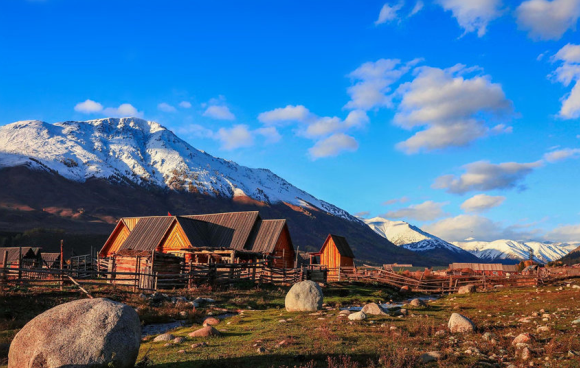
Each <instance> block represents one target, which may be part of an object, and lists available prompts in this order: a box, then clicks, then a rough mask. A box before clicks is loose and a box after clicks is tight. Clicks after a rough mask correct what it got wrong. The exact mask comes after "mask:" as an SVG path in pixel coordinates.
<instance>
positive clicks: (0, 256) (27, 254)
mask: <svg viewBox="0 0 580 368" xmlns="http://www.w3.org/2000/svg"><path fill="white" fill-rule="evenodd" d="M20 249H22V258H34V257H36V256H38V254H39V251H40V248H36V247H4V248H0V265H1V266H2V267H4V263H5V262H4V253H5V252H8V254H7V257H8V261H7V263H8V264H10V263H13V262H17V261H18V259H19V258H20Z"/></svg>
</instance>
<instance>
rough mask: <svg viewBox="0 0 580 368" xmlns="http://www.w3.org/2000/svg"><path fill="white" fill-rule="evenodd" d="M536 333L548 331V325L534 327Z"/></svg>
mask: <svg viewBox="0 0 580 368" xmlns="http://www.w3.org/2000/svg"><path fill="white" fill-rule="evenodd" d="M536 332H537V333H542V332H550V327H548V326H540V327H538V328H537V329H536Z"/></svg>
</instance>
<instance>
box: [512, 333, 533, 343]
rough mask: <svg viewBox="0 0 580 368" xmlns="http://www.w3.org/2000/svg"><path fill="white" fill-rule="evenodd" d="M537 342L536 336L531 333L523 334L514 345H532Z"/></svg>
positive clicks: (514, 341) (516, 339)
mask: <svg viewBox="0 0 580 368" xmlns="http://www.w3.org/2000/svg"><path fill="white" fill-rule="evenodd" d="M534 340H535V338H534V336H532V335H531V334H529V333H522V334H519V335H518V336H517V337H516V338H515V339H514V340H513V341H512V345H513V346H516V345H517V344H530V343H532V342H533V341H534Z"/></svg>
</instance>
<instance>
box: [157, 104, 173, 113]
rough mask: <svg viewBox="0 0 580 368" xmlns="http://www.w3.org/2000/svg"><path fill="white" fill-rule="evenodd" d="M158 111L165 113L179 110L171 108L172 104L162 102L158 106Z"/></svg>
mask: <svg viewBox="0 0 580 368" xmlns="http://www.w3.org/2000/svg"><path fill="white" fill-rule="evenodd" d="M157 109H158V110H160V111H163V112H176V111H177V109H176V108H175V107H173V106H171V105H170V104H168V103H167V102H161V103H160V104H159V105H157Z"/></svg>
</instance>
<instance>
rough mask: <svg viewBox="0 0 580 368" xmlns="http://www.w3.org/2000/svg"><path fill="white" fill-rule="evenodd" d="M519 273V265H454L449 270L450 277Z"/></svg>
mask: <svg viewBox="0 0 580 368" xmlns="http://www.w3.org/2000/svg"><path fill="white" fill-rule="evenodd" d="M517 272H518V266H517V265H504V264H501V263H452V264H450V265H449V269H448V270H447V274H448V275H486V276H504V275H506V274H514V273H517Z"/></svg>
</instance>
